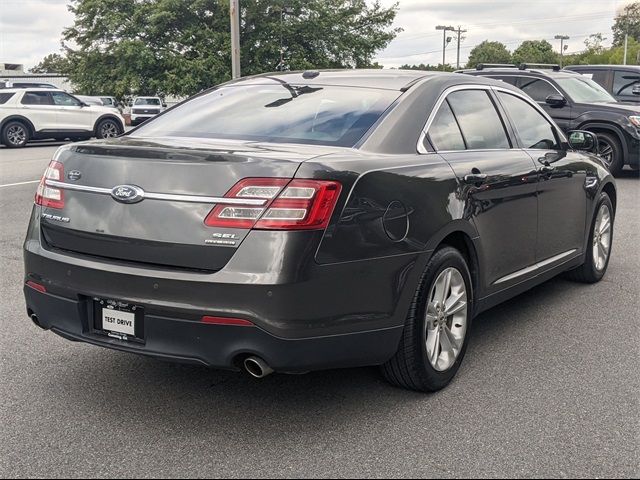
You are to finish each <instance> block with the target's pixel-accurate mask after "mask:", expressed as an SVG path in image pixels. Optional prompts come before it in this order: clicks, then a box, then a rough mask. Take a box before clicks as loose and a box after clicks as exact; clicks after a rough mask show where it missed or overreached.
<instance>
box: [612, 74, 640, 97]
mask: <svg viewBox="0 0 640 480" xmlns="http://www.w3.org/2000/svg"><path fill="white" fill-rule="evenodd" d="M636 85H640V73H632V72H623V71H620V70H618V71H616V72H615V74H614V76H613V94H614V95H633V87H635V86H636Z"/></svg>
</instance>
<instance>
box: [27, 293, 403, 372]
mask: <svg viewBox="0 0 640 480" xmlns="http://www.w3.org/2000/svg"><path fill="white" fill-rule="evenodd" d="M24 294H25V298H26V302H27V309H28V313H29V315H36V316H37V318H38V324H39V325H40V326H41V327H42V328H43V329H46V330H51V331H53V332H54V333H56V334H58V335H60V336H62V337H64V338H67V339H69V340H75V341H82V342H86V343H90V344H93V345H97V346H101V347H106V348H110V349H114V350H120V351H123V352H129V353H135V354H139V355H145V356H149V357H154V358H158V359H162V360H170V361H176V362H181V363H193V364H201V365H205V366H208V367H213V368H220V369H228V370H237V369H239V368H240V365H241V362H242V360H243V359H244V358H246V357H248V356H252V355H256V356H259V357H261V358H263V359H264V360H265V361H266V362H267V363H268V364H269V366H270V367H271V368H273V369H274V370H275V371H277V372H283V373H299V372H306V371H312V370H321V369H329V368H343V367H357V366H365V365H375V364H381V363H383V362H385V361H386V360H388V359H389V358H390V357H391V355H393V353H394V352H395V348H396V346H397V343H398V340H399V336H400V334H401V332H402V328H401V327H400V328H391V329H384V330H377V331H367V332H358V333H353V334H345V335H334V336H328V337H315V338H306V339H296V340H291V339H289V340H287V339H283V338H278V337H276V336H273V335H271V334H269V333H267V332H265V331H264V330H262V329H261V328H258V327H239V326H221V325H207V324H203V323H200V322H198V321H194V320H186V319H184V318H171V317H165V316H161V315H157V314H150V315H146V316H145V343H144V344H139V343H132V342H126V341H122V340H118V339H112V338H109V337H105V336H104V335H101V334H99V333H97V332H96V331H95V330H94V329H93V327H92V325H93V321H92V310H93V309H92V303H91V302H92V300H91V299H89V298H86V299H82V300H79V301H78V300H71V299H67V298H63V297H59V296H55V295H51V294H48V293H41V292H39V291H36V290H34V289H32V288H31V287H28V286H25V288H24Z"/></svg>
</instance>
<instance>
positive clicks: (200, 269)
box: [24, 70, 616, 391]
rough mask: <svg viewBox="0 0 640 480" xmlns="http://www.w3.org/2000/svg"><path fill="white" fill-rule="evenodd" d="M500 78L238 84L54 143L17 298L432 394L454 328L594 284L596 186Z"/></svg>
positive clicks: (141, 338) (175, 348)
mask: <svg viewBox="0 0 640 480" xmlns="http://www.w3.org/2000/svg"><path fill="white" fill-rule="evenodd" d="M595 148H596V139H595V138H594V136H593V134H590V133H588V132H580V131H577V132H570V133H569V134H568V137H565V135H564V134H563V133H562V132H561V131H560V129H559V128H558V127H557V126H556V124H555V123H554V122H553V121H552V120H551V119H550V118H549V116H548V115H547V114H546V113H545V112H544V111H543V110H541V108H540V107H539V106H538V105H537V104H536V103H535V102H533V101H532V100H531V99H530V98H529V97H527V96H526V95H524V94H523V93H522V92H521V91H519V90H517V89H516V88H515V87H511V86H509V85H506V84H504V83H500V82H496V81H493V80H489V79H483V78H476V77H471V76H467V75H457V74H436V73H429V72H419V71H418V72H416V71H412V72H405V71H380V70H375V71H358V70H355V71H321V72H318V71H308V72H298V73H279V74H271V75H261V76H257V77H251V78H245V79H241V80H238V81H235V82H231V83H227V84H224V85H220V86H218V87H215V88H212V89H210V90H208V91H205V92H203V93H201V94H199V95H197V96H195V97H193V98H191V99H189V100H187V101H185V102H183V103H182V104H179V105H177V106H175V107H173V108H171V109H169V110H167V111H166V112H164V113H162V114H161V115H159V116H157V117H156V118H154V119H152V120H150V121H149V122H148V123H145V124H144V125H142V126H141V127H139V128H137V129H135V130H133V131H131V132H129V133H128V134H126V135H124V136H122V137H120V138H115V139H109V140H102V141H94V142H87V143H81V144H75V145H68V146H64V147H62V148H60V149H59V150H58V152H57V153H56V155H55V156H54V158H53V160H52V161H51V164H50V165H49V167H48V169H47V170H46V172H45V174H44V176H43V178H42V182H41V184H40V186H39V188H38V192H37V195H36V199H35V206H34V208H33V214H32V217H31V223H30V225H29V229H28V233H27V238H26V242H25V245H24V259H25V287H24V293H25V298H26V304H27V311H28V314H29V316H30V317H31V319H32V320H33V321H34V322H35V323H36V324H37V325H38V326H40V327H41V328H43V329H46V330H51V331H53V332H54V333H56V334H58V335H61V336H62V337H65V338H67V339H70V340H74V341H83V342H88V343H92V344H94V345H99V346H102V347H108V348H112V349H115V350H121V351H125V352H132V353H137V354H142V355H149V356H153V357H157V358H163V359H169V360H175V361H181V362H192V363H197V364H203V365H207V366H211V367H215V368H225V369H237V370H240V369H244V370H246V371H248V372H249V373H250V374H252V375H253V376H255V377H263V376H265V375H268V374H270V373H272V372H274V371H275V372H281V373H301V372H307V371H311V370H319V369H329V368H337V367H354V366H365V365H381V366H382V372H383V374H384V376H385V377H386V378H387V379H388V380H389V381H390V382H392V383H393V384H395V385H398V386H402V387H405V388H410V389H414V390H418V391H435V390H438V389H441V388H443V387H444V386H446V385H447V384H448V383H449V382H450V381H451V379H452V378H453V376H454V375H455V373H456V371H457V370H458V368H459V366H460V363H461V362H462V359H463V357H464V353H465V350H466V347H467V344H468V341H469V332H470V326H471V321H472V319H473V318H474V317H475V316H476V315H477V314H478V313H480V312H482V311H484V310H486V309H488V308H490V307H492V306H494V305H496V304H498V303H500V302H503V301H504V300H506V299H508V298H511V297H513V296H515V295H518V294H520V293H522V292H524V291H526V290H527V289H529V288H531V287H533V286H534V285H537V284H539V283H541V282H544V281H546V280H548V279H550V278H552V277H553V276H555V275H558V274H560V273H563V272H569V275H570V276H571V277H573V278H574V279H576V280H578V281H583V282H597V281H599V280H600V279H601V278H602V277H603V276H604V274H605V272H606V269H607V264H608V261H609V256H610V252H611V245H612V236H613V221H614V216H615V208H616V188H615V183H614V180H613V178H612V176H611V174H610V173H609V171H608V170H607V168H606V167H605V166H604V164H603V163H602V161H601V160H600V159H599V158H598V157H596V156H595V155H593V154H591V153H589V151H593V150H594V149H595Z"/></svg>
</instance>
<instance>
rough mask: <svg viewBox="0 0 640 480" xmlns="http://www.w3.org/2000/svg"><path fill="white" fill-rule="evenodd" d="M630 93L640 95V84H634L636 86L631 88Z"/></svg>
mask: <svg viewBox="0 0 640 480" xmlns="http://www.w3.org/2000/svg"><path fill="white" fill-rule="evenodd" d="M631 93H632V94H633V95H640V83H636V84H635V85H634V86H633V90H631Z"/></svg>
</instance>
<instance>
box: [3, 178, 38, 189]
mask: <svg viewBox="0 0 640 480" xmlns="http://www.w3.org/2000/svg"><path fill="white" fill-rule="evenodd" d="M39 181H40V180H29V181H28V182H18V183H5V184H4V185H0V188H4V187H17V186H19V185H29V184H30V183H38V182H39Z"/></svg>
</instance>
